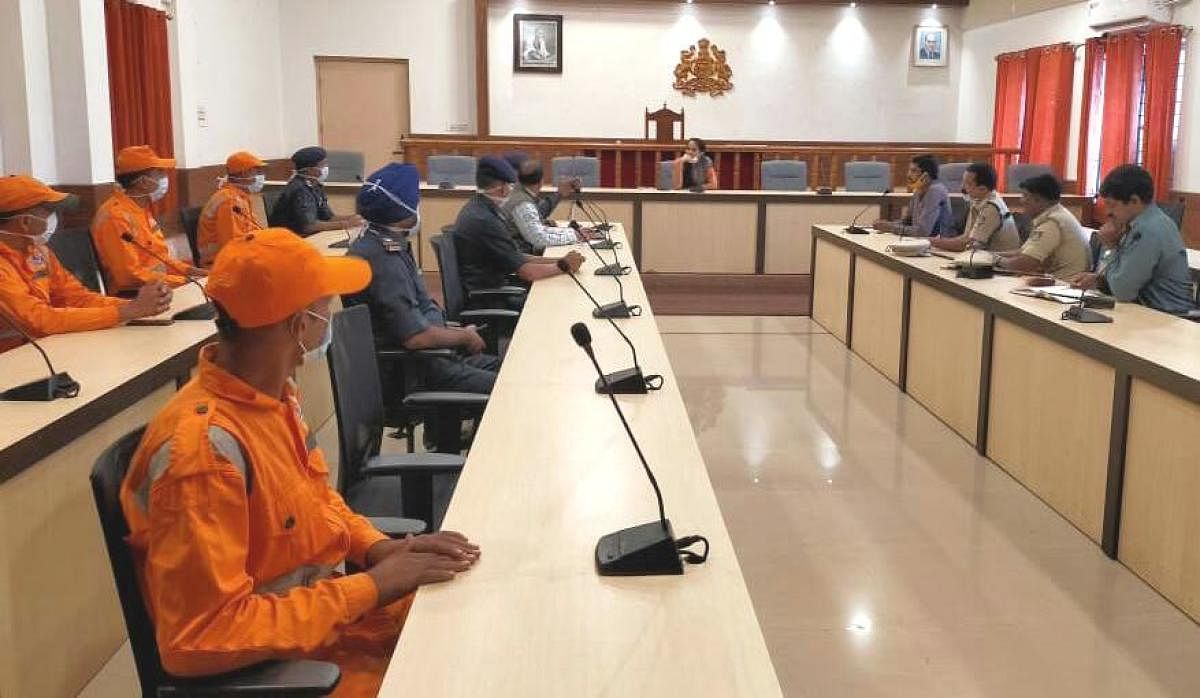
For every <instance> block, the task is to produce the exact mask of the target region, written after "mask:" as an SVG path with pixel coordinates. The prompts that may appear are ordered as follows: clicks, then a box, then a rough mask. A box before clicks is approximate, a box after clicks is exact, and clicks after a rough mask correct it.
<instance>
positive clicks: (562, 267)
mask: <svg viewBox="0 0 1200 698" xmlns="http://www.w3.org/2000/svg"><path fill="white" fill-rule="evenodd" d="M557 266H558V269H559V271H561V272H562V273H564V274H566V275H567V276H569V277H571V280H572V281H574V282H575V285H576V286H578V287H579V290H581V291H583V293H584V295H586V296H587V297H588V300H590V301H591V302H592V305H594V306H596V307H597V308H599V307H600V304H599V303H597V302H596V299H595V298H594V297H593V296H592V294H591V293H589V292H588V290H587V288H585V287H584V285H583V284H582V283H581V282H580V281H579V279H577V278H575V274H574V273H573V272H572V271H571V266H570V265H569V264H567V260H565V259H560V260H558V263H557ZM604 319H605V320H608V324H610V325H612V328H613V329H614V330H616V331H617V334H619V335H621V339H623V340H625V343H626V344H628V345H629V351H630V353H632V354H633V368H626V369H623V370H620V371H614V372H612V373H609V374H607V375H602V376H601V377H600V379H599V380H597V381H596V392H597V393H601V394H605V393H608V394H612V393H617V394H621V395H635V394H636V395H641V394H645V393H647V392H649V391H651V390H660V389H662V386H663V377H662V376H661V375H658V374H652V375H649V376H646V375H643V374H642V367H641V365H640V364H638V357H637V348H636V347H634V346H633V342H632V341H630V339H629V335H627V334H625V333H624V332H622V331H621V328H620V327H618V326H617V323H615V322H613V319H612V318H604ZM584 329H585V330H586V329H587V327H586V326H585V327H584ZM588 337H589V341H590V337H591V335H590V334H589V335H588Z"/></svg>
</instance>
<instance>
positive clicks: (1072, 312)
mask: <svg viewBox="0 0 1200 698" xmlns="http://www.w3.org/2000/svg"><path fill="white" fill-rule="evenodd" d="M1062 319H1063V320H1074V321H1075V322H1085V323H1101V322H1112V321H1113V319H1112V318H1111V317H1109V316H1107V315H1105V314H1103V313H1097V312H1096V311H1095V310H1089V309H1087V308H1080V307H1079V306H1077V305H1073V306H1071V307H1070V308H1067V309H1066V311H1064V312H1063V316H1062Z"/></svg>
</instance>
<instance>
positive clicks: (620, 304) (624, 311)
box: [588, 245, 642, 318]
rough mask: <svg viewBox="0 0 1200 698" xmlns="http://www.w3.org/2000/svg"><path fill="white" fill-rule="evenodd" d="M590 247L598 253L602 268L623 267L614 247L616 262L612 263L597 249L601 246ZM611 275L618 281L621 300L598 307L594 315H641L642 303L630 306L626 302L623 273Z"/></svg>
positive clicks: (611, 316) (603, 316)
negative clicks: (606, 260) (622, 281)
mask: <svg viewBox="0 0 1200 698" xmlns="http://www.w3.org/2000/svg"><path fill="white" fill-rule="evenodd" d="M588 247H590V248H591V249H592V254H594V255H596V259H598V260H600V266H601V267H602V268H604V267H611V266H615V267H617V268H618V269H620V268H621V262H620V261H619V259H618V258H617V251H616V250H615V249H613V260H614V264H612V265H610V264H608V263H607V262H605V261H604V256H603V255H601V254H600V253H599V252H598V251H597V250H599V249H600V248H598V247H593V246H592V245H588ZM596 273H597V274H599V273H600V272H596ZM609 276H611V277H612V280H613V281H616V282H617V294H618V298H619V299H620V300H618V301H616V302H615V303H609V304H607V305H603V306H599V307H597V308H596V309H595V310H593V311H592V317H595V318H627V317H636V316H638V315H641V314H642V306H640V305H634V306H630V305H627V304H626V303H625V284H623V283H621V275H620V274H609Z"/></svg>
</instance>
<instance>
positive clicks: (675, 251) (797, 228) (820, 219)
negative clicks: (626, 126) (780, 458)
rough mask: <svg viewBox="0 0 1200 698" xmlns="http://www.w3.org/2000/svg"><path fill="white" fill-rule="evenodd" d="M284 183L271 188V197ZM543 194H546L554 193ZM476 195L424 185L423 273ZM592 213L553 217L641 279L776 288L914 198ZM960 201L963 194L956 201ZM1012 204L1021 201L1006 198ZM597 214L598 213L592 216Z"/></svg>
mask: <svg viewBox="0 0 1200 698" xmlns="http://www.w3.org/2000/svg"><path fill="white" fill-rule="evenodd" d="M285 184H286V182H268V183H267V185H266V190H265V191H267V192H277V191H280V190H281V189H282V188H283V186H284V185H285ZM324 186H325V192H326V194H327V195H328V197H329V203H330V207H331V208H332V209H333V210H334V212H335V213H338V214H348V213H353V212H354V210H355V198H356V197H357V195H358V191H359V189H360V188H361V186H362V185H361V184H359V183H357V182H345V183H341V182H326V183H325V185H324ZM553 190H554V189H553V188H552V187H544V188H543V192H551V191H553ZM474 195H475V188H474V187H466V186H459V187H454V188H451V189H443V188H439V187H437V186H433V185H429V184H422V185H421V229H422V230H421V234H420V235H419V236H418V240H417V241H416V242H417V244H416V245H415V247H414V256H415V257H416V259H417V262H418V264H420V266H421V269H422V270H424V271H427V272H436V271H437V260H436V259H435V257H434V254H433V249H432V248H431V246H430V244H429V238H430V237H431V236H433V235H436V234H437V233H439V232H441V230H442V227H443V226H446V225H450V224H452V223H454V221H455V219H456V218H457V217H458V212H459V211H460V210H461V209H462V207H463V204H465V203H466V202H467V200H468V199H469V198H470V197H472V196H474ZM582 196H583V199H584V200H585V201H586V202H587V205H588V206H589V209H588V210H589V212H584V211H580V210H579V209H577V208H575V207H574V206H573V203H572V201H571V200H570V199H563V200H562V201H561V202H560V203H559V205H558V207H557V208H556V209H555V211H554V212H553V215H552V216H551V217H552V218H554V219H556V220H571V219H574V220H591V219H593V218H604V219H607V220H610V221H613V222H617V223H620V224H621V225H622V227H623V229H624V230H625V234H626V236H627V237H628V239H629V243H630V244H629V251H630V253H631V256H632V258H633V260H634V262H636V263H637V266H638V269H639V271H640V272H641V273H643V274H647V275H648V274H692V275H697V276H710V277H725V278H726V279H728V278H729V277H734V276H737V277H742V278H741V279H740V280H741V281H742V282H746V281H747V280H749V281H751V282H753V281H755V278H754V277H758V278H757V281H758V282H760V283H770V282H771V281H772V279H771V277H782V276H785V275H795V274H808V273H809V272H810V270H811V268H812V264H811V263H812V260H811V256H810V255H811V249H812V239H811V235H810V232H811V230H812V227H813V225H816V224H819V223H841V224H848V223H850V222H852V221H854V220H855V218H858V219H859V221H860V222H864V221H865V222H866V223H871V222H872V221H874V220H875V219H876V218H880V217H883V218H899V217H900V211H901V208H903V207H904V206H905V205H907V204H908V202H909V198H910V195H909V194H908V193H905V192H895V193H890V194H886V195H881V194H880V193H878V192H848V191H842V190H839V191H835V192H833V193H831V194H818V193H816V192H815V191H811V190H810V191H765V190H758V191H755V190H740V189H739V190H713V191H706V192H703V193H694V192H690V191H663V190H659V189H646V188H643V189H618V188H611V187H600V188H584V189H583V192H582ZM954 196H959V195H954ZM1004 199H1005V201H1006V202H1008V204H1009V205H1010V206H1013V207H1019V204H1020V196H1019V195H1016V194H1005V195H1004ZM1063 204H1064V205H1065V206H1066V207H1067V208H1068V209H1070V210H1071V211H1072V212H1073V213H1075V215H1076V216H1077V217H1081V218H1082V217H1083V216H1084V215H1085V210H1086V209H1087V208H1088V207H1089V206H1090V199H1089V198H1087V197H1081V196H1065V197H1063ZM593 214H595V215H593Z"/></svg>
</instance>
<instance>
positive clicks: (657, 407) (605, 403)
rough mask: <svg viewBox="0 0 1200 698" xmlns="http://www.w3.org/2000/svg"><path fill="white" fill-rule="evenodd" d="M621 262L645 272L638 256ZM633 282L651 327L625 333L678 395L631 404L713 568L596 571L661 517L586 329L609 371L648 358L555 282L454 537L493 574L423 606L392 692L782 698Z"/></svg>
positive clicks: (536, 300) (643, 438)
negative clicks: (618, 544)
mask: <svg viewBox="0 0 1200 698" xmlns="http://www.w3.org/2000/svg"><path fill="white" fill-rule="evenodd" d="M614 237H616V238H617V239H624V237H625V236H624V232H623V231H622V230H620V229H619V228H618V230H617V231H616V234H615V236H614ZM566 249H567V248H552V254H562V253H564V252H565V251H566ZM618 252H619V254H620V256H621V261H622V263H624V264H632V262H631V260H630V252H629V248H628V246H625V247H623V248H621V249H620V250H619V251H618ZM601 254H605V255H606V256H607V257H608V258H611V253H601ZM586 257H587V262H586V263H585V265H584V267H583V268H582V269H581V271H580V274H579V279H580V281H582V282H583V283H584V284H585V285H586V286H587V287H588V288H589V290H591V292H592V293H593V294H594V295H595V296H596V297H597V299H598V300H599V301H600V302H601V303H607V302H611V301H613V300H615V299H616V297H617V287H616V283H615V282H614V281H613V280H612V279H611V278H607V277H597V276H594V275H593V273H592V272H593V270H594V269H595V268H596V267H597V266H598V262H597V260H596V259H595V257H594V256H593V255H591V254H590V253H589V254H587V255H586ZM622 281H623V282H624V284H625V287H626V297H627V300H628V302H629V303H631V304H633V303H636V304H640V305H642V306H643V308H644V309H645V314H644V315H643V316H641V317H639V318H633V319H628V320H623V321H620V323H621V327H622V328H623V329H624V330H625V331H626V333H627V334H629V335H630V337H631V339H632V340H633V342H634V343H635V345H636V346H637V348H638V357H639V362H640V364H641V365H642V368H643V370H644V371H645V373H647V374H653V373H659V374H662V375H663V376H664V378H665V385H664V387H663V389H662V390H661V391H660V392H657V393H650V394H648V395H628V396H619V397H618V400H619V402H620V403H621V405H622V407H623V409H624V410H625V412H626V415H627V417H628V418H629V421H630V424H631V426H632V428H633V430H634V433H635V434H636V435H637V437H638V439H639V440H640V443H641V446H642V448H643V450H644V451H645V454H646V456H647V458H648V459H649V461H650V464H651V467H652V468H654V469H655V473H656V475H657V476H658V479H659V482H660V484H661V485H662V489H663V495H664V499H665V502H666V509H667V514H668V517H669V518H670V519H671V521H672V525H673V527H674V530H675V533H676V535H677V536H683V535H687V534H692V533H698V534H703V535H705V536H707V538H708V540H709V542H710V543H711V546H712V548H711V552H710V555H709V559H708V562H707V563H706V564H704V565H698V566H691V565H689V566H686V569H685V573H684V575H683V576H668V577H641V578H636V577H635V578H617V577H600V576H599V575H598V574H597V573H596V570H595V567H594V548H595V544H596V540H597V539H598V538H599V537H600V536H601V535H603V534H606V533H609V532H612V531H615V530H618V529H621V528H625V527H628V526H632V525H635V524H641V523H646V522H649V521H653V520H654V519H655V518H656V516H657V510H656V506H655V500H654V494H653V491H652V490H651V488H650V485H649V483H648V482H647V480H646V476H645V474H644V473H643V471H642V468H641V466H640V465H639V462H638V460H637V457H636V454H635V452H634V450H633V447H632V446H631V445H630V443H629V441H628V439H627V438H626V435H625V433H624V431H623V429H622V427H621V424H620V422H619V420H618V418H617V416H616V414H615V413H614V411H613V408H612V405H611V404H610V402H609V400H608V398H607V397H604V396H601V395H598V394H596V393H595V391H594V389H593V383H594V382H595V380H596V374H595V372H594V370H593V368H592V366H591V364H590V362H589V361H588V359H587V357H586V355H585V354H584V353H583V351H582V350H581V349H580V348H579V347H577V346H576V345H575V343H574V341H573V340H572V338H571V335H570V332H569V328H570V326H571V325H572V324H573V323H575V322H585V323H586V324H587V325H588V327H589V328H590V329H591V332H592V337H593V346H594V348H595V351H596V356H597V358H598V360H599V362H600V365H601V366H602V367H603V368H604V370H605V371H614V370H618V369H622V368H626V367H628V366H630V365H631V360H630V353H629V349H628V347H627V346H626V345H625V344H624V342H622V340H621V339H620V337H618V336H617V334H616V333H615V332H614V331H613V329H612V328H611V327H610V326H609V325H608V323H607V322H605V321H603V320H595V319H593V318H592V317H591V308H592V306H591V305H590V303H589V301H588V300H587V299H586V298H585V297H584V296H583V294H582V293H581V292H580V291H579V290H578V289H577V288H576V287H575V286H574V284H573V283H572V282H571V280H570V279H569V278H567V277H565V276H558V277H554V278H551V279H546V280H543V281H538V282H536V283H535V284H534V286H533V289H532V292H531V294H530V296H529V299H528V302H527V304H526V306H525V309H524V312H523V315H522V318H521V322H520V323H519V325H518V328H517V331H516V334H515V336H514V338H513V342H512V345H511V347H510V348H509V351H508V354H507V357H506V358H505V362H504V366H503V368H502V370H501V372H500V376H499V380H498V382H497V384H496V389H495V392H494V393H493V394H492V398H491V401H490V403H489V405H488V409H487V413H486V415H485V416H484V419H483V422H482V424H481V426H480V429H479V432H478V434H477V436H476V438H475V442H474V446H473V448H472V449H471V452H470V454H469V457H468V459H467V465H466V469H465V471H464V472H463V475H462V478H461V479H460V480H459V483H458V488H457V490H456V491H455V495H454V499H453V502H452V503H451V506H450V511H449V513H448V514H447V517H446V520H445V523H444V526H445V527H446V528H448V529H452V530H458V531H462V532H464V533H466V534H467V535H468V536H470V537H471V538H472V539H473V540H475V541H476V542H478V543H479V544H480V546H481V547H482V550H483V556H482V559H481V560H480V562H479V564H478V565H477V566H476V567H475V568H474V569H472V570H471V571H469V572H468V573H466V574H464V575H462V576H460V577H459V578H458V579H457V580H455V581H453V582H451V583H448V584H444V585H439V586H433V587H426V588H423V589H422V590H420V591H419V592H418V594H417V598H416V601H415V603H414V605H413V608H412V612H411V613H410V614H409V616H408V620H407V622H406V624H405V627H404V631H403V633H402V634H401V638H400V644H399V646H398V648H397V650H396V654H395V656H394V657H393V659H392V664H391V667H390V669H389V671H388V674H387V677H386V678H385V680H384V685H383V689H382V691H381V693H380V695H383V696H433V695H437V696H471V697H475V696H482V695H487V696H521V697H522V698H526V697H528V696H551V695H553V696H572V697H582V696H622V697H633V696H666V695H687V696H721V697H723V698H724V697H728V696H753V697H755V698H766V697H769V696H778V695H780V689H779V684H778V681H777V679H776V677H775V671H774V668H773V667H772V665H771V660H770V657H769V656H768V654H767V649H766V645H765V644H764V641H763V636H762V632H761V631H760V629H759V625H758V621H757V620H756V617H755V613H754V608H753V606H752V605H751V602H750V596H749V594H748V592H747V590H746V584H745V581H744V580H743V578H742V572H741V568H740V567H739V565H738V560H737V556H736V555H735V554H734V550H733V545H732V543H731V542H730V539H729V534H728V532H727V531H726V529H725V523H724V520H723V519H722V517H721V511H720V509H719V507H718V506H717V500H716V497H715V495H714V493H713V489H712V485H711V483H710V481H709V477H708V472H707V469H706V467H705V464H704V460H703V458H702V457H701V454H700V451H699V448H698V446H697V444H696V438H695V435H694V434H693V432H692V428H691V425H690V423H689V421H688V415H687V412H686V410H685V408H684V404H683V400H682V398H681V396H680V393H679V387H678V384H677V382H676V380H675V376H674V374H673V372H672V370H671V366H670V363H669V361H668V359H667V354H666V351H665V349H664V347H663V344H662V341H661V338H660V337H659V334H658V328H657V325H656V323H655V320H654V317H653V315H652V314H651V312H650V308H649V303H648V302H647V300H646V295H645V292H644V290H643V288H642V284H641V281H640V278H639V276H638V274H637V272H636V270H634V272H633V273H631V274H630V275H628V276H625V277H623V278H622ZM764 535H766V534H765V533H764Z"/></svg>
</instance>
